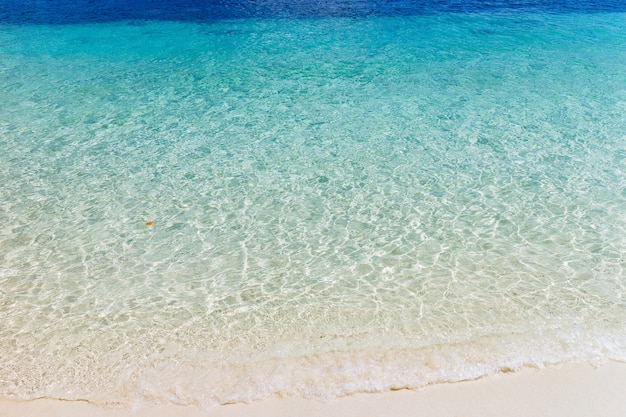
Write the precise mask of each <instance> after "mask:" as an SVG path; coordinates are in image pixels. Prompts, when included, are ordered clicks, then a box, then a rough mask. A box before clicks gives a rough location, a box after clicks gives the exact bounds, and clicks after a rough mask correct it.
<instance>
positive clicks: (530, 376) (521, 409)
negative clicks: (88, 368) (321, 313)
mask: <svg viewBox="0 0 626 417" xmlns="http://www.w3.org/2000/svg"><path fill="white" fill-rule="evenodd" d="M0 415H2V416H6V417H13V416H15V417H17V416H20V417H43V416H46V417H57V416H59V417H60V416H64V417H65V416H69V417H71V416H74V417H77V416H87V415H88V416H92V417H144V416H146V417H147V416H155V417H171V416H180V415H185V416H188V417H234V416H248V415H254V416H258V417H265V416H267V417H269V416H273V417H287V416H299V417H307V416H309V417H317V416H355V417H356V416H359V417H366V416H400V415H401V416H430V417H439V416H440V417H444V416H447V417H450V416H459V417H460V416H463V417H474V416H476V417H478V416H481V417H489V416H494V417H495V416H509V417H531V416H532V417H539V416H551V417H558V416H564V417H565V416H567V417H587V416H588V417H592V416H593V417H595V416H603V417H623V416H626V363H620V362H608V363H606V364H604V365H602V366H599V367H593V366H591V365H589V364H587V363H571V364H565V365H557V366H553V367H546V368H544V369H531V368H527V369H522V370H521V371H519V372H512V373H505V374H499V375H496V376H493V377H490V378H483V379H479V380H476V381H467V382H460V383H454V384H439V385H433V386H430V387H428V388H427V389H426V390H423V391H409V390H399V391H393V392H387V393H380V394H359V395H354V396H349V397H345V398H340V399H337V400H335V401H332V402H329V403H322V402H318V401H312V400H306V399H296V398H272V399H268V400H265V401H261V402H257V403H253V404H231V405H224V406H221V407H216V408H214V409H211V410H201V409H199V408H197V407H193V406H185V407H183V406H160V407H149V408H136V409H119V408H103V407H100V406H96V405H93V404H89V403H87V402H80V401H58V400H48V399H40V400H35V401H24V402H18V401H6V400H5V401H0Z"/></svg>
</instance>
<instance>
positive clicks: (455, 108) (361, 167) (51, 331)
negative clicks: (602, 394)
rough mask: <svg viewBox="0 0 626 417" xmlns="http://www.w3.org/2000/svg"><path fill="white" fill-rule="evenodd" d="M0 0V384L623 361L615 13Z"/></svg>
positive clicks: (210, 390)
mask: <svg viewBox="0 0 626 417" xmlns="http://www.w3.org/2000/svg"><path fill="white" fill-rule="evenodd" d="M344 3H345V2H344ZM337 4H339V3H337ZM359 4H361V3H359ZM392 4H393V3H392ZM361 5H362V4H361ZM0 6H1V7H0V22H3V23H1V24H0V115H1V116H0V185H1V187H0V396H2V397H4V398H12V399H30V398H39V397H51V398H63V399H84V400H88V401H92V402H96V403H106V404H121V405H125V406H129V405H134V404H135V405H136V404H145V403H150V404H153V403H178V404H198V405H200V406H211V405H214V404H220V403H227V402H237V401H249V400H255V399H262V398H266V397H268V396H273V395H295V396H301V397H309V398H321V399H328V398H334V397H336V396H339V395H346V394H350V393H355V392H363V391H384V390H388V389H392V388H401V387H410V388H420V387H424V386H425V385H427V384H430V383H436V382H444V381H459V380H465V379H472V378H477V377H480V376H482V375H488V374H493V373H495V372H499V371H503V370H515V369H518V368H519V367H521V366H524V365H530V366H544V365H546V364H550V363H560V362H566V361H571V360H587V361H591V362H593V363H601V362H603V361H606V360H608V359H614V360H622V361H624V360H626V298H625V292H626V291H625V289H626V48H624V45H626V30H625V29H626V14H624V13H622V12H621V11H618V12H612V13H608V12H602V13H600V12H593V13H592V12H590V11H589V12H586V11H582V12H581V11H576V12H572V11H569V12H568V13H553V12H552V11H549V10H548V11H545V10H535V8H529V9H528V10H508V9H502V8H495V9H494V10H488V11H480V12H474V13H470V12H463V11H462V10H461V11H458V10H456V11H455V10H453V11H446V10H434V11H432V10H431V11H430V12H429V13H365V14H363V13H357V14H356V15H350V14H349V13H348V14H347V15H346V13H317V14H313V15H310V16H308V15H307V16H291V15H287V16H281V15H277V16H274V15H269V16H268V15H267V13H264V14H263V15H262V16H260V17H259V16H252V15H250V16H248V15H246V16H235V17H238V18H237V19H223V18H222V17H223V16H210V17H211V18H208V17H206V16H204V17H203V15H202V14H200V15H199V16H200V18H198V19H192V18H189V19H179V18H176V19H174V18H172V19H165V18H161V17H163V16H162V15H158V16H159V17H160V18H154V19H147V18H145V16H143V15H141V16H132V15H131V16H130V18H126V17H125V16H126V15H123V16H122V17H124V18H120V19H113V18H110V19H109V18H104V19H101V20H102V21H99V20H98V19H92V18H91V17H89V16H90V15H89V16H87V17H84V16H83V17H81V16H78V17H76V16H74V15H72V14H71V13H69V12H68V13H69V16H74V17H75V19H74V20H72V19H69V18H68V19H66V20H67V21H55V16H57V15H54V14H48V15H46V14H44V15H43V16H44V17H47V18H49V20H50V22H48V21H46V19H43V18H41V16H39V15H29V14H27V13H26V14H24V15H23V16H27V17H28V16H30V17H28V19H25V20H20V19H21V18H18V17H16V16H18V15H17V14H10V13H9V14H7V10H8V9H7V6H6V2H2V3H1V4H0ZM23 7H26V6H23ZM209 9H210V7H209ZM211 10H213V9H211ZM368 10H370V9H368ZM86 13H87V12H86ZM142 13H144V12H142ZM145 13H147V12H145ZM181 13H182V12H181ZM148 14H149V13H148ZM183 14H184V13H183ZM320 14H321V15H322V16H319V15H320ZM184 15H185V16H188V17H189V16H192V15H189V14H184ZM20 16H22V15H20ZM33 16H34V17H33ZM37 16H39V17H40V18H38V17H37ZM59 16H61V14H59ZM107 16H108V15H107ZM193 16H195V15H193ZM105 17H106V16H105ZM205 17H206V18H205ZM29 19H30V20H29ZM31 20H32V21H31ZM94 20H96V21H94ZM147 222H153V223H152V225H151V226H148V225H147Z"/></svg>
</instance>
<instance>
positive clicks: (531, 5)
mask: <svg viewBox="0 0 626 417" xmlns="http://www.w3.org/2000/svg"><path fill="white" fill-rule="evenodd" d="M623 11H626V2H625V1H623V0H607V1H586V0H582V1H581V0H527V1H517V0H431V1H424V0H408V1H407V0H331V1H327V0H235V1H224V0H136V1H133V0H95V1H94V0H75V1H74V0H60V1H55V0H0V22H4V23H12V24H74V23H85V22H113V21H119V20H171V21H200V22H201V21H215V20H223V19H242V18H252V17H255V18H268V17H289V18H307V17H364V16H411V15H424V14H433V13H442V12H448V13H498V12H505V13H520V12H542V13H573V12H575V13H597V12H623Z"/></svg>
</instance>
